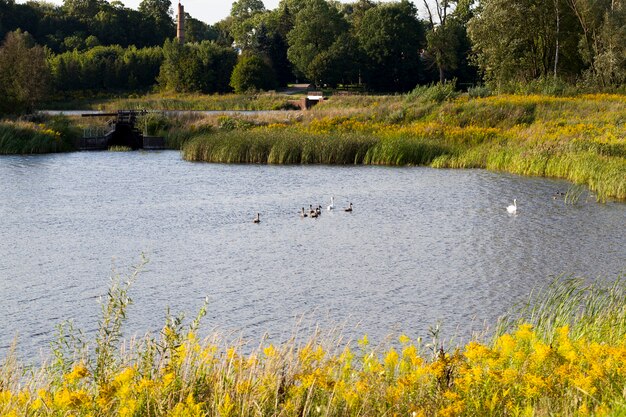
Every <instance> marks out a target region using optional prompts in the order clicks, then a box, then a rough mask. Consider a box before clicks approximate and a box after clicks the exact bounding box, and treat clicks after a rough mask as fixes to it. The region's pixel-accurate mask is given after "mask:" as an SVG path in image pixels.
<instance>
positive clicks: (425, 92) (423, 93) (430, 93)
mask: <svg viewBox="0 0 626 417" xmlns="http://www.w3.org/2000/svg"><path fill="white" fill-rule="evenodd" d="M455 85H456V80H452V81H451V82H446V83H437V84H431V85H421V86H417V87H415V88H414V89H413V90H412V91H411V92H410V93H408V94H407V95H406V99H407V101H412V100H415V99H420V100H424V101H432V102H434V103H441V102H444V101H449V100H453V99H454V98H456V97H457V96H458V95H459V93H458V92H457V91H456V88H455Z"/></svg>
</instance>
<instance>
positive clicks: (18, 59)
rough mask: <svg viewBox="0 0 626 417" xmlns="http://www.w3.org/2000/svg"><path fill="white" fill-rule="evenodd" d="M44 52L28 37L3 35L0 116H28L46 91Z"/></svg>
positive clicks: (21, 34)
mask: <svg viewBox="0 0 626 417" xmlns="http://www.w3.org/2000/svg"><path fill="white" fill-rule="evenodd" d="M49 84H50V71H49V69H48V66H47V64H46V57H45V51H44V49H43V48H42V47H40V46H38V45H36V44H35V43H34V41H33V39H32V37H31V36H30V35H29V34H28V33H24V32H21V31H20V30H17V31H15V32H10V33H9V34H7V36H6V38H5V39H4V41H3V43H2V45H1V46H0V95H1V96H2V100H0V114H21V113H28V112H32V111H33V110H34V109H35V107H36V106H37V105H38V104H39V102H40V101H42V100H43V99H44V98H45V97H46V95H47V94H48V91H49Z"/></svg>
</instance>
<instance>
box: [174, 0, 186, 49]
mask: <svg viewBox="0 0 626 417" xmlns="http://www.w3.org/2000/svg"><path fill="white" fill-rule="evenodd" d="M177 21H178V22H177V25H176V39H178V43H179V44H181V45H182V44H184V43H185V8H184V7H183V5H182V4H180V2H178V19H177Z"/></svg>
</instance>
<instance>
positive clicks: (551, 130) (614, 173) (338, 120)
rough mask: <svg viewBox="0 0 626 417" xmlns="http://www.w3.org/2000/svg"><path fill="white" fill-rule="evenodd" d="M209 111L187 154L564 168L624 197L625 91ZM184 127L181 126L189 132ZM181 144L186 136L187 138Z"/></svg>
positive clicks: (564, 173) (556, 171)
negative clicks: (289, 110)
mask: <svg viewBox="0 0 626 417" xmlns="http://www.w3.org/2000/svg"><path fill="white" fill-rule="evenodd" d="M224 118H225V117H222V120H221V121H220V120H216V119H215V118H214V119H213V120H212V121H209V120H207V119H205V120H204V122H201V123H200V124H203V125H204V126H207V125H208V126H211V127H213V129H212V130H211V131H209V132H207V131H205V132H198V133H194V132H193V130H194V129H195V128H196V126H197V125H198V122H197V121H195V122H194V123H193V124H192V127H190V128H189V129H187V132H188V133H189V134H188V136H187V139H189V138H193V139H191V140H186V141H183V142H184V145H183V146H182V150H183V157H184V158H185V159H187V160H190V161H207V162H240V163H245V162H251V163H279V164H282V163H290V164H300V163H327V164H384V165H430V166H433V167H437V168H486V169H490V170H497V171H507V172H512V173H517V174H522V175H535V176H545V177H557V178H563V179H567V180H570V181H572V182H574V183H576V184H581V185H585V186H587V187H589V188H590V189H591V190H592V191H594V192H595V193H597V196H598V198H599V199H601V200H604V199H606V198H618V199H626V124H625V122H626V97H625V96H619V95H586V96H579V97H548V96H495V97H487V98H475V99H471V98H469V97H467V96H462V97H458V98H454V99H452V100H451V101H445V100H444V101H442V102H438V101H433V100H430V99H427V98H424V97H422V96H419V95H418V96H415V95H406V96H383V97H373V96H348V97H334V98H332V99H331V100H328V101H327V102H324V103H322V104H320V105H318V106H316V107H315V108H314V109H313V110H312V111H309V112H305V113H303V114H302V115H301V117H300V118H292V119H291V120H281V118H282V119H284V117H283V116H267V115H264V116H257V117H254V116H247V117H227V119H229V120H228V123H224V120H223V119H224ZM184 130H185V128H184V127H182V128H179V131H184ZM181 143H182V142H181Z"/></svg>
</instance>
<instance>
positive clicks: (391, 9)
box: [356, 0, 425, 91]
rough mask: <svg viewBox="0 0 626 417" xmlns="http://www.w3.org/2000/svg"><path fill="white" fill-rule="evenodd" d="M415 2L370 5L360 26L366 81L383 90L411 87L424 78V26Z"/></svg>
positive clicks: (401, 89) (358, 28)
mask: <svg viewBox="0 0 626 417" xmlns="http://www.w3.org/2000/svg"><path fill="white" fill-rule="evenodd" d="M416 15H417V10H416V8H415V6H414V5H413V4H412V3H410V2H408V1H406V0H403V1H400V2H398V3H381V4H378V5H376V6H375V7H371V8H369V9H368V10H367V11H366V12H365V13H364V14H363V17H362V19H361V20H360V24H359V26H358V27H357V28H356V36H357V38H358V40H359V44H360V46H361V48H362V50H363V52H364V68H363V75H364V77H365V80H366V84H367V85H368V86H369V87H370V88H372V89H374V90H381V91H407V90H409V89H411V88H413V87H415V85H417V84H418V83H419V81H420V74H421V71H422V68H421V67H420V59H419V50H420V48H421V47H423V46H424V45H425V38H424V27H423V24H422V22H420V21H419V20H418V19H417V16H416Z"/></svg>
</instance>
